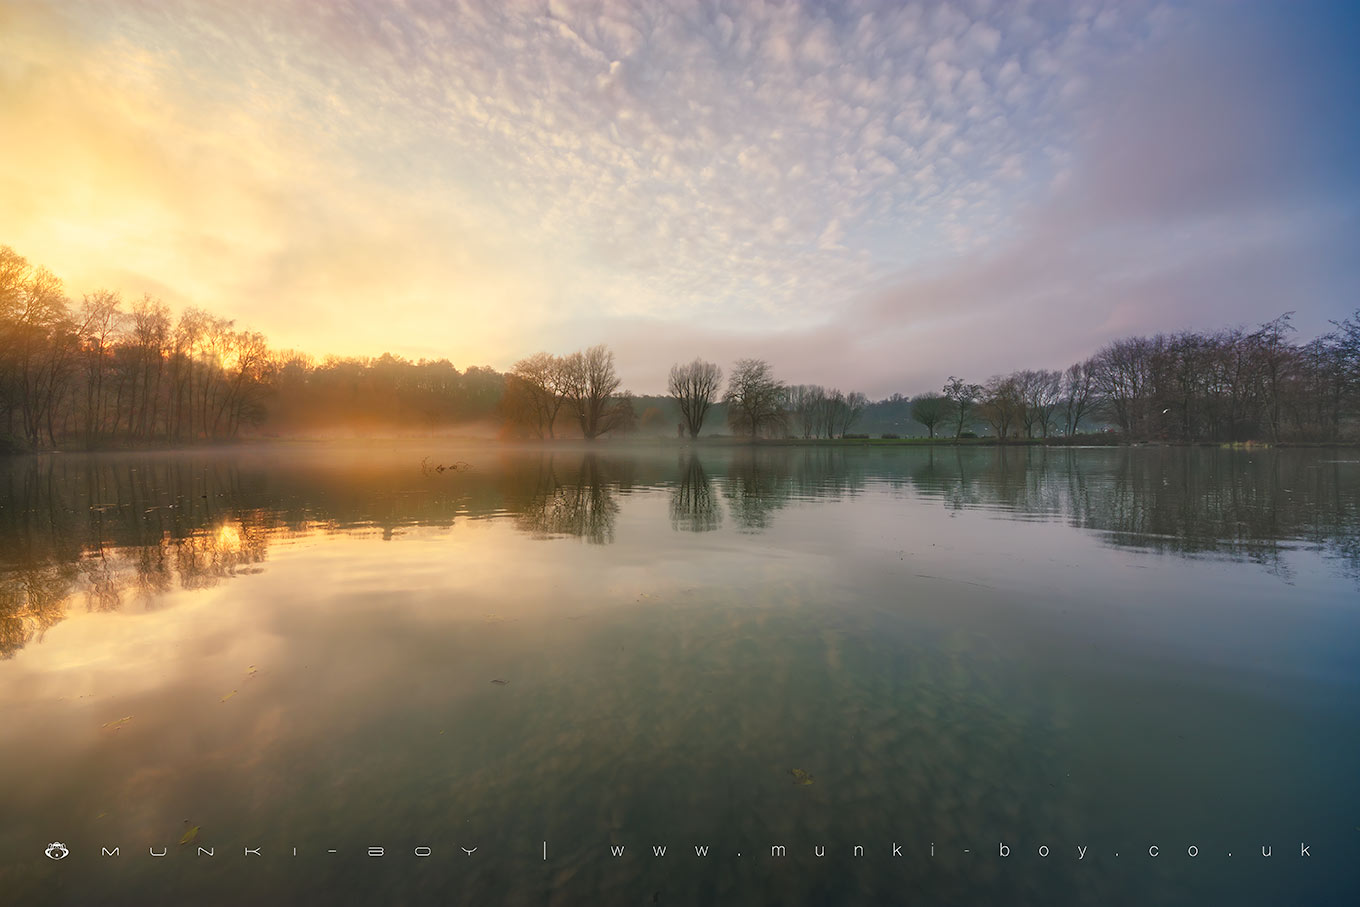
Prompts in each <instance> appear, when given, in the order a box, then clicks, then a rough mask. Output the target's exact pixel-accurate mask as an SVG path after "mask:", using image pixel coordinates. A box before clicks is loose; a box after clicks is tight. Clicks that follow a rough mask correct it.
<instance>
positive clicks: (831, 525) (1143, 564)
mask: <svg viewBox="0 0 1360 907" xmlns="http://www.w3.org/2000/svg"><path fill="white" fill-rule="evenodd" d="M1358 459H1360V458H1357V457H1356V456H1355V452H1354V451H1348V450H1341V451H1327V450H1290V449H1281V450H1266V451H1259V450H1236V451H1234V450H1219V449H1203V448H1170V449H1169V448H1156V449H1114V448H1109V449H1045V448H1023V449H1007V448H1004V447H999V448H985V449H984V448H943V447H941V448H924V449H922V448H886V449H869V448H850V447H839V448H832V447H760V448H751V447H739V446H731V447H720V446H712V447H698V448H688V447H686V448H681V447H675V446H650V445H645V446H644V445H639V446H635V447H623V446H609V445H601V446H599V447H598V448H594V449H592V448H588V447H586V446H584V445H582V446H571V445H558V446H547V447H520V448H517V447H507V446H464V447H453V446H449V445H439V446H435V445H421V444H416V443H380V442H374V443H366V444H297V445H271V446H261V447H242V448H234V449H227V450H216V451H199V452H193V453H144V454H126V455H123V454H101V455H90V456H81V455H54V456H43V457H25V458H14V459H10V460H0V714H3V715H4V716H5V720H4V721H3V722H0V784H2V785H3V789H4V790H5V792H6V793H5V802H6V804H7V806H6V810H5V812H6V821H5V822H4V823H3V826H0V883H3V885H4V887H5V889H6V890H8V891H11V892H18V893H20V895H21V896H22V898H23V900H22V901H21V902H24V903H27V902H30V901H31V902H35V903H42V902H46V901H50V902H54V903H89V902H92V901H94V902H107V903H123V902H125V901H127V902H132V901H136V900H137V899H138V898H139V897H141V898H142V899H143V900H144V899H145V896H146V894H147V892H151V891H156V892H161V891H175V892H179V893H184V894H186V895H191V896H193V897H194V898H196V899H197V902H198V903H218V902H221V903H228V902H232V903H239V902H240V901H241V900H242V893H243V892H244V896H246V897H249V896H250V894H251V892H252V891H254V892H256V893H261V894H262V893H263V892H268V891H276V890H278V889H279V888H280V887H282V889H283V890H296V891H297V892H304V891H314V890H320V889H322V888H324V890H326V891H327V892H328V893H329V892H339V894H338V895H335V896H330V895H329V894H328V898H329V899H330V900H332V901H335V902H338V903H345V902H346V898H351V899H352V900H353V902H355V903H361V902H375V901H383V900H388V901H392V902H406V901H410V902H414V903H424V902H436V901H437V900H438V898H440V897H445V898H454V899H457V898H471V899H474V900H477V902H479V903H512V904H521V903H523V904H528V903H533V904H542V903H564V904H567V903H586V902H600V903H613V902H622V903H697V902H704V901H717V902H721V903H729V902H736V901H737V900H739V899H740V897H741V894H740V893H741V892H750V891H759V892H763V893H764V894H765V896H766V900H769V901H772V902H774V901H778V902H780V903H788V904H800V903H806V904H818V903H828V902H838V901H846V900H848V901H851V902H855V901H856V899H858V900H859V901H862V902H865V903H873V902H876V901H883V900H887V899H891V898H898V899H900V898H902V897H903V896H904V893H911V894H913V895H914V896H919V897H922V898H924V899H926V900H927V901H929V902H947V901H949V900H951V899H973V900H976V899H979V898H981V899H987V898H991V899H993V900H995V899H997V898H1003V897H1004V898H1005V900H1006V901H1007V902H1008V903H1028V902H1034V903H1052V902H1054V901H1055V900H1058V901H1061V900H1072V901H1085V902H1099V901H1101V900H1102V898H1104V897H1105V896H1106V895H1107V894H1108V893H1109V892H1110V891H1112V890H1117V891H1120V892H1125V893H1127V894H1128V895H1129V896H1130V897H1133V898H1134V899H1135V900H1137V899H1138V898H1139V897H1140V896H1141V898H1142V899H1143V900H1147V899H1148V898H1150V897H1152V896H1153V895H1154V893H1155V895H1156V897H1157V899H1158V901H1159V902H1163V903H1178V902H1179V903H1201V902H1204V901H1205V900H1206V899H1209V900H1211V901H1213V900H1222V899H1223V898H1224V897H1229V898H1234V899H1236V900H1237V901H1243V900H1250V899H1251V898H1253V897H1266V896H1272V895H1273V896H1276V898H1277V899H1278V898H1283V897H1286V892H1291V893H1296V892H1305V893H1309V894H1311V895H1313V896H1314V897H1313V898H1312V900H1313V901H1317V902H1326V901H1327V900H1328V899H1329V898H1331V899H1335V900H1338V901H1339V899H1341V898H1342V897H1343V896H1344V895H1346V894H1347V893H1348V892H1349V891H1351V890H1353V887H1354V884H1355V879H1354V873H1353V872H1352V871H1348V869H1347V865H1348V864H1347V862H1346V860H1345V859H1342V858H1341V857H1340V856H1339V854H1343V853H1344V854H1346V855H1347V856H1349V854H1350V853H1353V851H1354V846H1355V838H1356V837H1357V835H1360V832H1357V830H1356V825H1357V821H1360V819H1358V818H1357V817H1358V816H1360V813H1358V812H1357V808H1358V807H1360V785H1357V782H1356V780H1355V774H1354V766H1355V765H1356V764H1357V759H1358V757H1360V716H1357V714H1356V712H1355V709H1354V703H1355V701H1356V696H1357V693H1360V632H1357V631H1358V630H1360V613H1357V609H1356V606H1355V602H1356V600H1357V598H1360V596H1357V594H1356V593H1357V590H1360V462H1357V460H1358ZM1305 766H1306V767H1307V769H1306V770H1305ZM795 770H797V771H796V772H795ZM800 773H801V774H800ZM804 781H810V782H811V783H803V782H804ZM193 827H198V828H199V829H200V830H199V832H198V833H197V837H196V838H195V839H193V842H192V844H191V845H190V846H181V845H179V844H178V843H177V842H178V841H180V840H181V837H182V836H183V835H185V834H186V829H190V828H193ZM53 840H62V841H64V842H66V843H67V844H68V845H69V846H70V847H71V849H72V857H70V858H69V859H68V860H66V861H63V862H61V863H53V862H51V861H48V860H46V859H44V858H43V856H42V847H43V846H44V845H45V844H46V843H47V842H48V841H53ZM1300 840H1309V841H1313V842H1315V843H1314V844H1313V853H1315V854H1319V855H1320V857H1321V858H1319V859H1317V860H1315V861H1314V862H1312V863H1308V864H1306V865H1301V864H1299V862H1298V858H1297V857H1293V858H1292V861H1289V862H1286V861H1285V860H1284V859H1275V860H1274V861H1273V862H1267V861H1263V860H1262V859H1261V858H1260V857H1259V847H1260V846H1261V845H1262V844H1270V843H1272V842H1274V844H1275V847H1276V851H1277V853H1280V854H1281V855H1282V856H1287V855H1289V854H1290V853H1291V852H1295V853H1296V852H1297V847H1298V842H1299V841H1300ZM543 841H547V842H548V844H549V848H550V850H549V857H550V859H548V860H547V861H544V860H542V859H541V857H540V853H539V848H540V844H541V842H543ZM998 842H1006V843H1008V844H1009V845H1010V846H1012V847H1014V848H1015V849H1016V856H1015V857H1012V858H1010V861H1009V862H1007V861H1003V860H1001V859H999V858H998V857H997V846H998ZM211 843H215V844H216V845H217V846H218V847H220V850H219V851H218V852H219V854H221V853H223V852H226V853H230V854H232V856H231V858H230V860H226V859H223V858H222V857H221V856H218V857H215V858H213V859H208V858H197V857H195V856H194V854H193V853H191V852H190V851H191V850H192V848H193V847H194V846H197V845H198V844H211ZM894 843H897V844H901V845H903V855H902V856H901V857H896V858H894V857H891V856H890V849H891V847H892V846H893V844H894ZM115 844H121V846H122V851H123V854H124V856H122V857H120V858H119V859H117V860H111V859H101V858H100V857H99V856H98V853H99V848H100V847H101V846H105V845H107V846H112V845H115ZM162 844H164V845H166V846H168V847H169V849H170V854H169V857H167V858H165V859H163V860H153V859H151V858H149V857H148V856H147V847H148V846H155V847H157V848H159V847H160V846H161V845H162ZM658 844H660V845H668V846H669V847H670V848H671V851H670V854H669V855H668V856H667V857H664V858H655V857H653V856H652V853H651V848H652V846H653V845H658ZM701 844H707V845H710V846H711V848H712V852H713V856H710V857H708V858H704V859H702V860H701V859H700V858H696V857H695V856H694V855H693V847H694V846H695V845H701ZM776 844H782V845H786V846H787V847H788V850H789V857H788V858H786V859H784V860H780V859H777V858H772V857H770V856H769V852H770V851H769V849H770V847H771V846H772V845H776ZM856 844H861V845H863V846H864V847H865V848H866V850H867V855H866V856H865V857H862V858H855V857H852V856H851V848H852V847H853V846H854V845H856ZM932 844H933V845H934V846H935V848H936V853H937V856H934V857H932V856H931V853H930V847H931V846H932ZM1041 844H1047V845H1048V846H1050V847H1052V848H1053V851H1054V855H1055V856H1054V857H1053V858H1050V859H1049V860H1047V861H1041V860H1040V859H1039V858H1038V857H1036V856H1035V848H1036V847H1038V846H1039V845H1041ZM1154 844H1156V845H1160V847H1161V848H1162V850H1163V851H1165V852H1166V853H1167V855H1168V856H1167V858H1164V859H1158V860H1152V859H1149V858H1148V857H1147V856H1146V851H1147V848H1148V846H1149V845H1154ZM1190 844H1195V845H1197V846H1198V847H1199V848H1200V850H1201V851H1203V853H1204V856H1202V857H1200V858H1199V859H1198V862H1188V861H1187V859H1186V858H1185V857H1184V853H1185V848H1186V846H1187V845H1190ZM256 845H262V846H263V847H264V849H265V850H266V853H271V852H272V853H273V854H275V856H274V857H273V858H272V859H269V860H262V861H261V862H260V863H259V864H258V870H257V869H256V866H255V865H252V866H251V867H250V872H249V873H248V874H247V873H245V872H244V871H243V869H242V866H241V865H240V861H241V857H240V852H241V848H242V847H243V846H252V847H253V846H256ZM372 845H385V846H386V847H388V848H389V853H391V854H392V855H391V856H389V857H384V858H383V859H382V860H370V859H366V858H363V857H362V853H363V852H364V850H365V849H366V848H367V847H369V846H372ZM610 845H624V846H625V847H626V848H627V852H626V854H625V856H624V857H619V858H614V857H611V856H610V855H609V846H610ZM814 845H825V846H826V847H827V849H828V856H827V857H825V858H816V857H814V856H813V855H812V853H813V851H812V848H813V847H814ZM1078 845H1084V846H1087V847H1089V848H1090V854H1089V856H1087V857H1086V858H1085V859H1084V860H1082V861H1078V860H1077V859H1076V848H1077V846H1078ZM416 846H429V847H431V848H432V849H433V851H434V856H433V857H431V858H430V859H428V860H423V861H422V860H418V859H416V858H413V857H411V851H412V848H414V847H416ZM293 847H297V848H298V849H299V856H298V857H296V858H293V857H291V856H290V857H288V858H287V860H288V861H289V862H285V858H284V856H283V854H285V853H288V852H289V850H290V849H291V848H293ZM460 847H477V848H478V852H477V853H476V854H475V855H474V856H473V857H467V856H465V855H464V854H462V853H461V852H460V851H459V848H460ZM332 848H334V849H337V850H339V851H341V854H338V855H328V854H327V853H326V851H327V850H328V849H332ZM964 849H967V850H969V851H970V853H969V854H968V855H964V854H963V850H964ZM1117 850H1119V851H1120V852H1121V856H1120V857H1118V858H1116V857H1114V856H1113V854H1114V852H1115V851H1117ZM1229 850H1232V851H1233V852H1234V854H1235V856H1234V857H1233V858H1228V857H1226V853H1227V852H1228V851H1229ZM738 852H740V853H741V854H742V856H741V857H738V856H736V854H737V853H738ZM1252 852H1256V853H1257V854H1258V856H1257V858H1256V859H1255V860H1254V861H1251V862H1249V861H1248V858H1249V857H1250V856H1251V854H1252ZM686 854H688V855H686ZM1140 856H1141V858H1140ZM1234 860H1236V861H1237V862H1233V861H1234ZM294 861H295V862H294ZM228 892H230V895H231V896H230V897H229V898H227V899H225V900H221V901H217V900H214V898H225V897H226V894H227V893H228ZM1289 897H1293V895H1289Z"/></svg>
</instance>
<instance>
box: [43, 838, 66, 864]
mask: <svg viewBox="0 0 1360 907" xmlns="http://www.w3.org/2000/svg"><path fill="white" fill-rule="evenodd" d="M70 852H71V851H69V850H67V849H66V845H65V844H63V843H61V842H60V841H53V842H52V843H51V844H48V845H47V849H46V850H44V851H43V853H45V854H47V857H48V859H51V860H64V859H66V857H67V855H68V854H69V853H70Z"/></svg>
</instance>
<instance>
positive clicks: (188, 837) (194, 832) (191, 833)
mask: <svg viewBox="0 0 1360 907" xmlns="http://www.w3.org/2000/svg"><path fill="white" fill-rule="evenodd" d="M185 821H186V822H187V821H188V820H187V819H186V820H185ZM197 837H198V826H197V825H195V826H193V827H191V828H190V829H189V830H188V831H186V832H185V833H184V837H182V838H180V839H179V843H180V845H181V846H183V845H185V844H188V843H189V842H190V841H192V840H193V839H194V838H197Z"/></svg>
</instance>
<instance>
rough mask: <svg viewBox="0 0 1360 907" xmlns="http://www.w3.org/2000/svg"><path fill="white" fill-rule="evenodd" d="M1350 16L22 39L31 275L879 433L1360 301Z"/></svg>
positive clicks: (480, 17)
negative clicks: (1212, 337) (879, 412)
mask: <svg viewBox="0 0 1360 907" xmlns="http://www.w3.org/2000/svg"><path fill="white" fill-rule="evenodd" d="M1357 19H1360V17H1357V16H1356V15H1355V14H1354V12H1353V11H1352V10H1351V9H1349V8H1347V7H1344V6H1342V5H1340V4H1323V3H1316V4H1291V5H1287V6H1286V5H1282V4H1280V5H1259V4H1257V5H1252V6H1250V7H1244V6H1235V5H1231V4H1219V3H1189V4H1185V5H1182V6H1175V7H1173V6H1170V5H1167V4H1150V3H1129V4H1115V3H1106V4H1072V5H1067V4H1024V3H1015V4H997V3H990V2H985V0H979V2H965V3H958V4H947V5H941V4H933V3H927V4H907V5H899V4H875V3H857V4H850V5H848V6H845V7H842V6H839V5H837V6H829V7H828V6H821V5H816V4H791V5H787V6H784V7H776V6H772V5H771V6H767V5H762V4H757V3H741V4H721V3H719V4H693V5H674V4H665V5H662V4H649V3H637V4H559V3H557V2H551V3H547V4H510V5H508V6H507V7H506V8H504V9H501V8H499V7H498V6H496V5H488V4H476V3H465V4H462V5H461V6H460V7H458V8H457V9H456V10H446V9H443V8H442V7H440V6H438V5H435V4H422V3H408V4H403V5H402V6H401V7H394V8H391V9H386V8H379V7H378V6H375V5H369V4H362V3H350V4H328V5H326V6H313V5H305V4H290V3H285V4H272V3H271V4H254V3H247V4H237V5H233V6H231V7H226V6H221V5H211V4H190V5H188V6H186V7H184V8H183V12H182V13H181V14H172V13H168V12H166V11H165V10H164V9H163V8H160V7H157V6H152V5H146V6H144V5H140V4H127V5H121V6H118V7H109V6H103V5H95V4H89V5H87V4H80V3H73V4H67V5H63V6H62V7H60V8H51V7H48V6H44V5H40V4H31V3H23V2H20V3H13V2H3V0H0V60H2V61H3V62H0V124H3V126H4V129H5V132H6V133H7V134H8V135H12V136H17V137H20V139H21V140H19V141H7V142H4V143H0V244H3V245H9V246H12V247H13V248H14V249H15V250H16V251H18V252H19V253H21V254H23V255H24V256H26V257H27V258H28V259H29V260H30V261H32V262H34V263H35V264H42V265H46V266H48V267H50V268H51V269H52V270H53V271H54V272H56V273H57V274H58V275H59V276H61V277H62V278H64V279H65V281H66V291H67V293H68V294H69V295H71V296H72V297H75V298H79V297H80V296H81V295H82V294H84V293H88V292H92V291H94V290H97V289H105V288H107V289H111V290H117V291H120V292H122V293H123V295H124V298H125V299H136V298H138V297H140V296H141V295H142V294H143V293H151V294H153V295H156V296H159V297H161V298H162V299H164V300H165V301H166V302H167V303H169V304H170V305H171V306H172V307H173V308H175V309H176V310H180V309H182V308H184V307H185V306H189V305H197V306H201V307H203V308H207V309H209V310H211V311H213V312H214V313H216V314H218V315H221V316H224V317H228V318H232V319H235V320H236V322H237V324H238V326H242V327H249V328H251V329H255V330H259V331H261V332H263V333H264V334H265V335H266V336H267V337H268V338H269V340H270V342H271V344H272V345H273V346H275V347H279V348H295V349H299V350H303V351H306V352H309V353H313V354H317V355H325V354H328V353H334V354H340V355H362V356H378V355H381V354H382V353H383V352H391V353H392V354H394V355H400V356H405V357H408V358H412V359H419V358H432V359H439V358H447V359H449V360H450V361H452V362H453V364H454V365H455V366H457V367H458V368H460V369H465V368H467V367H468V366H471V365H487V366H491V367H493V368H496V369H498V370H505V369H508V368H509V367H510V365H511V364H512V363H513V362H514V361H515V360H517V359H519V358H521V357H523V356H525V355H528V354H530V353H532V352H535V351H536V350H539V349H545V350H548V351H551V352H555V353H565V352H569V351H571V350H574V349H578V348H581V347H583V346H587V345H589V344H593V343H600V342H602V343H606V344H608V345H610V346H611V347H612V348H613V349H614V350H615V351H616V353H617V355H618V368H619V374H620V377H621V378H622V379H623V385H624V386H625V387H628V388H631V389H633V390H634V391H636V392H638V393H641V394H655V393H661V392H663V389H664V386H665V373H666V370H667V369H668V368H669V366H670V364H671V363H672V362H674V361H688V360H690V359H692V358H694V357H695V356H702V357H704V358H706V359H710V360H714V361H717V362H718V363H720V364H721V365H722V366H723V367H724V368H727V367H728V366H729V364H730V363H731V362H732V361H734V360H735V359H737V358H740V357H743V356H759V357H764V358H766V359H768V360H769V361H770V362H771V363H772V365H773V366H774V369H775V371H776V372H777V373H778V374H779V375H780V376H781V377H783V378H785V379H786V380H788V381H790V382H791V383H798V382H810V381H815V382H821V383H825V384H828V385H837V386H841V387H847V388H855V389H858V390H863V391H865V392H867V393H868V394H869V396H870V397H872V398H880V397H884V396H887V395H888V394H890V393H893V392H895V391H896V392H902V393H914V392H919V391H924V390H930V389H933V388H938V387H939V386H940V384H941V383H942V381H943V379H944V378H945V377H946V376H947V375H949V374H963V375H967V376H969V377H971V378H973V379H975V380H980V379H982V378H985V377H986V376H987V375H988V374H993V373H997V372H1006V371H1009V370H1012V369H1019V368H1035V367H1045V368H1046V367H1054V366H1061V365H1064V364H1066V363H1068V362H1071V361H1074V360H1076V359H1079V358H1082V357H1085V356H1087V355H1090V354H1091V353H1093V352H1095V350H1096V349H1097V348H1099V347H1100V346H1101V345H1102V344H1104V343H1106V342H1107V341H1109V340H1112V339H1114V338H1116V337H1120V336H1124V335H1128V334H1132V333H1154V332H1158V331H1175V330H1181V329H1213V328H1217V327H1220V326H1223V325H1232V324H1248V325H1251V324H1256V323H1260V322H1264V321H1267V320H1270V319H1272V318H1274V317H1275V316H1277V315H1279V314H1281V313H1282V312H1285V311H1291V310H1292V311H1294V312H1296V315H1295V319H1294V324H1295V326H1296V327H1297V328H1298V331H1299V336H1302V337H1310V336H1315V335H1317V334H1319V333H1322V332H1323V331H1324V330H1325V329H1326V328H1327V326H1328V325H1327V322H1328V320H1329V319H1340V318H1343V317H1345V316H1346V315H1347V314H1348V313H1349V312H1350V311H1352V310H1353V309H1354V307H1355V305H1356V301H1357V299H1360V293H1358V292H1357V290H1360V264H1357V263H1356V262H1355V260H1354V254H1353V249H1352V246H1353V244H1354V243H1353V237H1354V236H1355V235H1356V227H1357V213H1358V211H1357V201H1360V192H1357V181H1356V166H1355V163H1354V161H1355V160H1356V154H1357V152H1358V151H1360V141H1357V139H1358V138H1360V127H1357V125H1356V124H1357V123H1360V116H1357V110H1356V107H1357V100H1356V99H1357V98H1358V97H1360V89H1358V88H1357V82H1358V81H1360V80H1357V74H1360V65H1358V64H1357V63H1356V62H1355V61H1354V59H1352V56H1353V55H1351V54H1350V52H1349V50H1350V47H1351V46H1353V44H1354V39H1355V37H1356V31H1357V29H1356V21H1357Z"/></svg>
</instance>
